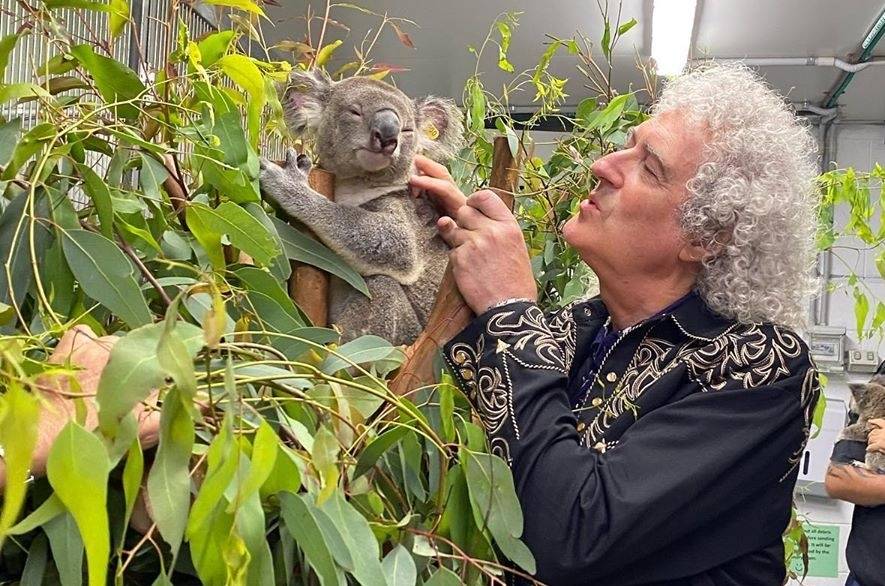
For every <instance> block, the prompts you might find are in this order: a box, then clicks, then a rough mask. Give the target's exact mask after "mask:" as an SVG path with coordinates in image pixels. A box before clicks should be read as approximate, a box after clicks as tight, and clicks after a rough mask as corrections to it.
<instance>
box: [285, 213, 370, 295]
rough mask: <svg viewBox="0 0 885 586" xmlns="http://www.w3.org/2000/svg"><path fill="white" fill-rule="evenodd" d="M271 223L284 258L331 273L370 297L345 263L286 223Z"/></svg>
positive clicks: (361, 282) (365, 287)
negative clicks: (277, 234)
mask: <svg viewBox="0 0 885 586" xmlns="http://www.w3.org/2000/svg"><path fill="white" fill-rule="evenodd" d="M273 223H274V225H275V226H276V228H277V232H278V233H279V235H280V239H281V240H282V242H283V248H284V249H285V252H286V256H288V257H289V258H290V259H292V260H297V261H298V262H303V263H306V264H309V265H312V266H315V267H317V268H320V269H323V270H324V271H327V272H329V273H332V274H333V275H335V276H336V277H338V278H340V279H342V280H344V281H345V282H346V283H348V284H349V285H350V286H351V287H353V288H354V289H356V290H357V291H359V292H360V293H362V294H363V295H365V296H366V297H371V295H370V294H369V288H368V286H367V285H366V281H365V280H364V279H363V278H362V276H360V274H359V273H357V272H356V271H355V270H353V268H351V267H350V265H348V264H347V261H345V260H344V259H343V258H341V257H340V256H339V255H337V254H335V253H334V252H332V251H331V250H329V249H328V248H326V247H325V246H324V245H323V244H321V243H320V242H317V241H316V240H314V239H313V238H310V237H308V236H305V235H304V234H302V233H301V232H299V231H298V230H296V229H295V228H293V227H292V226H290V225H289V224H287V223H286V222H283V221H282V220H280V219H278V218H273Z"/></svg>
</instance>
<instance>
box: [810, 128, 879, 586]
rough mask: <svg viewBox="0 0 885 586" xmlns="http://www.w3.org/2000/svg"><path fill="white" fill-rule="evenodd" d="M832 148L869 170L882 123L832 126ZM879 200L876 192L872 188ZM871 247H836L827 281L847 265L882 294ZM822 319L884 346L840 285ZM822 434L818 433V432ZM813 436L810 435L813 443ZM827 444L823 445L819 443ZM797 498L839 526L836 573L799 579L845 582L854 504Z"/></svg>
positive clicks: (833, 386) (835, 392) (841, 392)
mask: <svg viewBox="0 0 885 586" xmlns="http://www.w3.org/2000/svg"><path fill="white" fill-rule="evenodd" d="M835 132H836V137H835V138H836V141H835V143H836V148H835V152H834V153H833V158H834V160H835V162H836V164H837V166H838V167H840V168H841V167H848V166H851V167H854V168H855V169H857V170H859V171H860V170H864V171H866V170H869V169H871V168H872V165H873V164H875V163H876V162H878V163H881V164H883V165H885V125H863V126H861V125H838V126H836V127H835ZM871 197H874V198H876V200H878V198H879V193H878V192H876V193H873V194H871ZM845 219H846V218H845V214H844V212H843V213H841V214H838V215H837V216H836V222H837V225H838V223H839V222H841V223H843V224H844V222H845ZM874 222H875V223H874V230H875V229H878V226H879V220H878V218H876V219H875V221H874ZM837 246H847V247H852V248H861V247H862V243H860V242H859V241H857V240H856V239H844V240H843V241H840V242H838V243H837ZM875 252H876V251H867V252H857V251H854V250H850V249H847V248H846V249H838V256H837V257H834V258H833V266H832V281H833V282H834V283H837V284H839V285H844V283H845V281H846V278H845V276H846V275H847V274H849V273H851V272H852V271H853V272H855V273H856V274H857V275H858V277H861V278H863V279H864V282H865V283H866V284H867V285H868V286H869V287H870V289H871V290H872V292H873V293H872V294H873V295H875V298H876V299H879V300H885V281H883V279H882V278H881V277H880V276H879V273H878V271H877V270H876V266H875V264H874V258H875ZM871 302H872V303H871V305H872V306H873V307H875V299H871ZM826 325H832V326H843V327H845V328H846V330H847V337H848V347H849V348H855V347H859V348H863V349H873V350H877V351H878V352H879V353H880V354H882V353H883V351H885V345H883V344H882V343H881V342H880V341H879V340H878V339H873V340H864V341H862V342H859V341H858V336H857V329H856V326H855V318H854V300H853V298H852V297H851V296H850V291H846V290H845V289H839V290H837V291H834V292H832V293H830V294H829V311H828V312H827V315H826ZM868 379H869V375H868V374H855V373H847V374H846V375H845V376H832V377H830V384H829V386H828V388H827V389H826V393H827V396H828V398H831V399H838V400H842V401H845V404H847V402H848V387H847V382H848V381H865V380H868ZM821 439H822V440H823V438H821ZM813 442H814V440H812V443H813ZM823 444H826V445H823ZM830 444H831V438H830V439H829V440H824V441H820V440H819V441H818V444H817V448H818V450H822V451H826V450H829V449H831V447H832V446H831V445H830ZM796 500H797V502H798V504H799V509H800V511H801V512H802V513H803V514H804V515H805V516H806V517H807V519H808V521H810V522H812V523H821V524H828V525H830V524H831V525H837V526H838V527H839V538H840V539H839V540H840V547H839V551H840V559H839V576H838V577H837V578H820V577H808V578H806V579H805V581H804V582H803V583H804V584H805V585H807V586H836V585H839V586H841V585H842V584H844V583H845V578H846V577H847V574H848V567H847V565H846V563H845V555H844V552H845V544H846V542H847V539H848V533H849V531H850V529H851V514H852V511H853V505H851V504H849V503H845V502H841V501H834V500H830V499H828V498H825V497H818V496H810V495H803V494H802V491H797V499H796Z"/></svg>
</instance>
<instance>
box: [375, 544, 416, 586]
mask: <svg viewBox="0 0 885 586" xmlns="http://www.w3.org/2000/svg"><path fill="white" fill-rule="evenodd" d="M381 567H382V568H383V569H384V575H385V576H386V577H387V584H388V586H415V580H417V579H418V570H417V568H416V567H415V560H413V559H412V554H410V553H409V550H407V549H406V548H405V547H403V546H402V545H397V546H396V547H394V548H393V549H392V550H390V553H388V554H387V555H386V556H384V561H383V562H381Z"/></svg>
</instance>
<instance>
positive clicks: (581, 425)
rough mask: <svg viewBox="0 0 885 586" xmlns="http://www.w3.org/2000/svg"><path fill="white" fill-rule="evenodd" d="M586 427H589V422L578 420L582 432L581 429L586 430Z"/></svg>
mask: <svg viewBox="0 0 885 586" xmlns="http://www.w3.org/2000/svg"><path fill="white" fill-rule="evenodd" d="M585 429H587V424H586V423H584V422H583V421H579V422H578V431H579V432H581V431H584V430H585Z"/></svg>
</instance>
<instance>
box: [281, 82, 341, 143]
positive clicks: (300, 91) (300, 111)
mask: <svg viewBox="0 0 885 586" xmlns="http://www.w3.org/2000/svg"><path fill="white" fill-rule="evenodd" d="M333 83H334V82H333V81H332V80H331V78H330V77H329V76H328V75H327V74H326V72H325V71H323V70H322V69H313V70H310V71H305V70H303V69H298V68H295V69H293V70H292V73H290V74H289V81H288V82H287V83H286V89H285V90H284V92H283V102H282V105H283V113H284V114H285V117H286V124H287V125H288V127H289V131H290V132H292V133H293V134H302V133H304V132H306V131H308V130H315V129H316V128H317V126H319V124H320V120H321V119H322V117H323V108H324V106H325V103H326V100H327V98H328V95H329V92H330V91H331V90H332V84H333Z"/></svg>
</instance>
